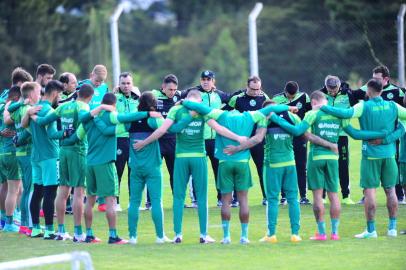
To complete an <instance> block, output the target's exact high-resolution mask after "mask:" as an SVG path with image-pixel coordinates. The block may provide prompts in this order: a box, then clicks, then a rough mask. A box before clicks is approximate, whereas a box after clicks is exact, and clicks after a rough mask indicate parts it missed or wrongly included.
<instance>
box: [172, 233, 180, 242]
mask: <svg viewBox="0 0 406 270" xmlns="http://www.w3.org/2000/svg"><path fill="white" fill-rule="evenodd" d="M172 243H174V244H180V243H182V235H177V236H175V238H173V240H172Z"/></svg>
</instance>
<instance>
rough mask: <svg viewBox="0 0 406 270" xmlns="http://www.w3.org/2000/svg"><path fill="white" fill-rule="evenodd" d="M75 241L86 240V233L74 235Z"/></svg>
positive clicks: (81, 241)
mask: <svg viewBox="0 0 406 270" xmlns="http://www.w3.org/2000/svg"><path fill="white" fill-rule="evenodd" d="M72 241H73V243H83V242H86V234H84V233H82V234H81V235H74V236H73V239H72Z"/></svg>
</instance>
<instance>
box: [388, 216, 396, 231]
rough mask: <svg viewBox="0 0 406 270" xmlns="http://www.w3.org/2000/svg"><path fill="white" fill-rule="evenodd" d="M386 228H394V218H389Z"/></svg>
mask: <svg viewBox="0 0 406 270" xmlns="http://www.w3.org/2000/svg"><path fill="white" fill-rule="evenodd" d="M388 230H396V218H395V217H393V218H392V217H391V218H389V225H388Z"/></svg>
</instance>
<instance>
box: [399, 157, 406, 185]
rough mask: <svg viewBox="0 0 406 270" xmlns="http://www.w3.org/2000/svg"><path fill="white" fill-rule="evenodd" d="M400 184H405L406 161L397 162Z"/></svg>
mask: <svg viewBox="0 0 406 270" xmlns="http://www.w3.org/2000/svg"><path fill="white" fill-rule="evenodd" d="M399 174H400V184H401V185H402V186H406V163H405V162H400V164H399Z"/></svg>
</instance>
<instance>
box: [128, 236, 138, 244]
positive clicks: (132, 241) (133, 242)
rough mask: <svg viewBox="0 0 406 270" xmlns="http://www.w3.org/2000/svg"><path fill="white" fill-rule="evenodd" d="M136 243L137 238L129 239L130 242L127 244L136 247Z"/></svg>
mask: <svg viewBox="0 0 406 270" xmlns="http://www.w3.org/2000/svg"><path fill="white" fill-rule="evenodd" d="M137 243H138V240H137V237H134V236H133V237H130V240H128V244H130V245H136V244H137Z"/></svg>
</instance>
